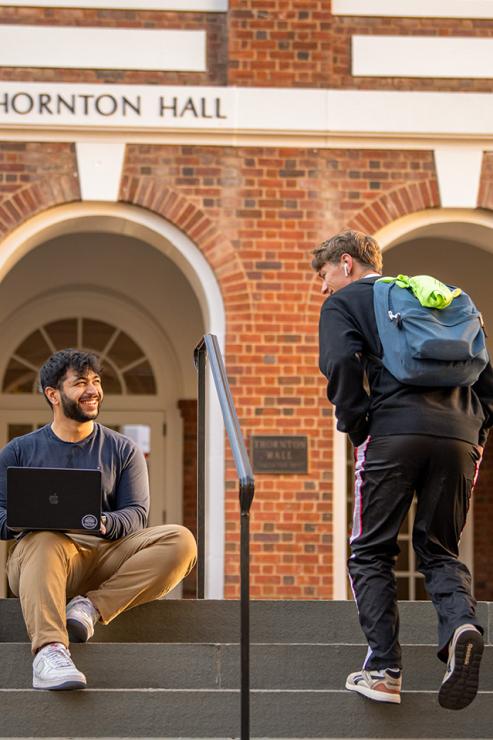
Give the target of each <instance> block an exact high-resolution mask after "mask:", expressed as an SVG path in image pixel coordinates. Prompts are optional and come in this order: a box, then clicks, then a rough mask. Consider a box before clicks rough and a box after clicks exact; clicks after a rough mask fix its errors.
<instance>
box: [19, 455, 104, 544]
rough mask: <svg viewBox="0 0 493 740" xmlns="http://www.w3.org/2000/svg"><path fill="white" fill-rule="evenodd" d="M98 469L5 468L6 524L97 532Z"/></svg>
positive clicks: (24, 527)
mask: <svg viewBox="0 0 493 740" xmlns="http://www.w3.org/2000/svg"><path fill="white" fill-rule="evenodd" d="M100 522H101V471H100V470H82V469H79V468H17V467H9V468H7V527H9V529H12V530H13V531H15V532H23V531H25V530H39V529H41V530H56V531H60V532H73V533H77V534H99V530H100Z"/></svg>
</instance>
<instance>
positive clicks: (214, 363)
mask: <svg viewBox="0 0 493 740" xmlns="http://www.w3.org/2000/svg"><path fill="white" fill-rule="evenodd" d="M206 359H208V360H209V364H210V368H211V372H212V377H213V380H214V385H215V388H216V393H217V396H218V399H219V404H220V406H221V411H222V416H223V421H224V426H225V428H226V432H227V435H228V439H229V444H230V446H231V451H232V453H233V459H234V463H235V467H236V473H237V475H238V481H239V499H240V656H241V657H240V663H241V687H240V694H241V740H249V737H250V507H251V505H252V501H253V497H254V493H255V480H254V477H253V472H252V466H251V464H250V459H249V457H248V453H247V450H246V447H245V442H244V439H243V435H242V433H241V428H240V423H239V421H238V416H237V414H236V409H235V405H234V401H233V397H232V395H231V390H230V387H229V382H228V376H227V375H226V370H225V368H224V363H223V359H222V355H221V350H220V348H219V342H218V340H217V337H216V336H215V335H214V334H205V335H204V336H203V337H202V339H201V340H200V342H199V343H198V344H197V346H196V347H195V350H194V362H195V367H196V368H197V372H198V393H197V546H198V558H197V598H199V599H203V598H204V594H205V437H206V435H205V421H206V385H205V368H206Z"/></svg>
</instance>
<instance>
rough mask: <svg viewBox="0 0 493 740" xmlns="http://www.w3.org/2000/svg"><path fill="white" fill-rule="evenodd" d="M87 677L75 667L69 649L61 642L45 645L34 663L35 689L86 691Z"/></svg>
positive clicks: (37, 654)
mask: <svg viewBox="0 0 493 740" xmlns="http://www.w3.org/2000/svg"><path fill="white" fill-rule="evenodd" d="M86 686H87V681H86V677H85V676H84V674H83V673H81V672H80V671H78V670H77V668H76V667H75V665H74V663H73V661H72V658H71V657H70V653H69V651H68V650H67V648H66V647H65V646H64V645H62V644H61V643H60V642H52V643H50V644H49V645H45V646H44V647H42V648H41V650H39V651H38V652H37V653H36V657H35V658H34V661H33V688H34V689H52V690H54V691H56V690H62V689H85V688H86Z"/></svg>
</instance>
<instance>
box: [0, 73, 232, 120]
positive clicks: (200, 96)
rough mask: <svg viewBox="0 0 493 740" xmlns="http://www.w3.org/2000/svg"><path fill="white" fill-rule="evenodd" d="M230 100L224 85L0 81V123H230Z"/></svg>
mask: <svg viewBox="0 0 493 740" xmlns="http://www.w3.org/2000/svg"><path fill="white" fill-rule="evenodd" d="M232 103H233V94H232V91H231V90H227V89H224V88H202V87H159V86H154V85H153V86H150V85H149V86H137V85H135V86H132V85H79V84H78V85H69V84H66V83H63V84H52V85H50V84H47V85H43V84H42V83H22V82H21V83H10V82H0V126H1V125H5V124H7V123H11V124H14V125H15V124H28V125H30V126H33V125H38V126H39V125H44V126H50V127H51V126H54V125H55V126H74V125H75V126H81V125H82V126H97V127H101V126H109V127H111V128H118V127H125V128H133V127H139V128H141V127H146V128H160V129H162V128H166V127H169V128H177V127H178V128H203V127H204V126H206V127H207V126H208V125H211V124H213V126H214V128H217V127H220V126H221V125H228V126H229V127H231V124H232V121H233V118H234V116H233V111H232Z"/></svg>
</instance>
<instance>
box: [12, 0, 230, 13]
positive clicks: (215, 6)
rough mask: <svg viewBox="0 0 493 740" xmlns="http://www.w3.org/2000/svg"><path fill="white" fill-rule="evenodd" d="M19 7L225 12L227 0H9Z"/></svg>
mask: <svg viewBox="0 0 493 740" xmlns="http://www.w3.org/2000/svg"><path fill="white" fill-rule="evenodd" d="M8 4H9V5H13V6H16V7H20V8H27V7H29V8H31V7H33V5H35V6H36V7H37V8H100V9H101V10H176V11H178V12H180V13H190V12H198V13H226V12H227V10H228V0H9V2H8Z"/></svg>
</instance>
